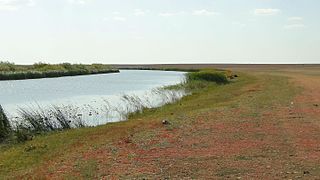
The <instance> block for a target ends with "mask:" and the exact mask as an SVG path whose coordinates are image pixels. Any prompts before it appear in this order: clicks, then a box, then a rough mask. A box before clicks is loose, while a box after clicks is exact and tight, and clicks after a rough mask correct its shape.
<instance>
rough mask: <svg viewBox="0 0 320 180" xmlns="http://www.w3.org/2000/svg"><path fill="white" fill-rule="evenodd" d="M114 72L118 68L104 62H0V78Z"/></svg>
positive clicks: (32, 77) (11, 78)
mask: <svg viewBox="0 0 320 180" xmlns="http://www.w3.org/2000/svg"><path fill="white" fill-rule="evenodd" d="M114 72H119V70H117V69H113V68H112V67H110V66H108V65H104V64H92V65H84V64H70V63H62V64H47V63H35V64H33V65H15V64H13V63H10V62H0V80H21V79H38V78H52V77H62V76H77V75H88V74H101V73H114Z"/></svg>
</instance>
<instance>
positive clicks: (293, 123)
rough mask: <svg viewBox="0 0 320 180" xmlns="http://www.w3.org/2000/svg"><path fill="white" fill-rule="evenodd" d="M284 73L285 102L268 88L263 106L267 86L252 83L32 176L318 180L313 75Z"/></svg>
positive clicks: (318, 105) (319, 135)
mask: <svg viewBox="0 0 320 180" xmlns="http://www.w3.org/2000/svg"><path fill="white" fill-rule="evenodd" d="M285 75H286V76H289V77H290V78H291V79H290V82H292V83H294V85H295V86H300V87H302V91H301V92H299V93H298V94H296V95H295V97H294V98H293V99H290V101H288V102H285V103H280V100H279V102H278V100H277V98H278V97H276V95H277V92H274V95H275V97H273V96H272V92H268V93H269V94H271V95H270V96H268V97H266V99H267V100H266V101H268V102H269V101H270V102H269V103H268V104H266V105H263V104H262V103H263V102H262V98H261V97H262V96H264V95H263V94H264V93H266V91H268V90H267V89H268V88H267V86H268V84H261V83H260V84H255V85H252V86H249V87H246V89H244V90H243V91H245V92H246V93H243V94H242V95H241V96H240V97H239V98H238V99H237V100H235V101H233V102H229V104H227V105H225V106H220V107H216V108H214V109H208V110H203V111H201V112H198V113H196V114H192V115H186V116H185V117H182V118H181V120H179V121H180V123H178V125H177V127H175V126H174V125H175V124H173V125H163V124H161V123H160V122H161V120H160V119H159V121H152V122H150V123H149V124H144V125H143V126H142V127H137V128H136V129H135V130H134V131H133V132H132V133H130V135H128V136H125V137H122V138H120V139H118V140H116V141H113V142H112V143H107V144H103V143H102V144H100V145H99V146H97V147H91V148H89V149H87V150H85V151H82V152H76V153H73V154H72V155H70V156H69V157H68V158H67V159H64V160H63V162H61V159H59V161H58V160H57V161H54V162H49V163H47V164H46V166H45V167H43V168H41V169H40V170H37V171H36V174H37V176H38V177H46V178H66V177H71V176H82V177H85V176H84V175H87V176H88V177H96V178H100V179H118V178H124V179H126V178H137V179H143V178H146V179H166V178H169V179H181V178H186V179H192V178H196V179H226V178H231V179H283V178H286V179H300V178H302V179H320V90H319V89H320V76H317V75H305V74H303V73H292V72H287V73H285ZM269 91H274V89H271V90H269ZM277 91H279V93H280V91H281V89H280V90H279V89H278V90H277ZM260 96H261V97H260ZM279 98H281V97H279ZM213 103H214V102H213ZM181 121H183V123H181ZM93 138H94V139H95V138H99V136H97V137H93ZM75 148H76V147H75ZM48 169H49V170H48ZM50 169H51V171H50ZM84 171H88V172H86V173H87V174H86V173H84Z"/></svg>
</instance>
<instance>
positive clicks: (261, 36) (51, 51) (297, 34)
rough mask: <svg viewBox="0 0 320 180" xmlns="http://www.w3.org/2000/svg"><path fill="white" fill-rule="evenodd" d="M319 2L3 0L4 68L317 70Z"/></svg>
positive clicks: (0, 48)
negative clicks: (146, 66)
mask: <svg viewBox="0 0 320 180" xmlns="http://www.w3.org/2000/svg"><path fill="white" fill-rule="evenodd" d="M319 7H320V1H319V0H308V1H303V0H281V1H279V0H242V1H239V0H229V1H228V2H226V1H225V0H161V1H160V0H155V1H152V2H151V1H150V0H122V1H121V2H120V1H115V0H55V1H50V0H0V21H1V28H0V61H10V62H14V63H16V64H32V63H35V62H40V61H41V62H47V63H61V62H70V63H84V64H90V63H104V64H199V63H200V64H318V63H320V33H319V32H320V21H319V20H318V19H319V17H320V11H319V10H318V9H319Z"/></svg>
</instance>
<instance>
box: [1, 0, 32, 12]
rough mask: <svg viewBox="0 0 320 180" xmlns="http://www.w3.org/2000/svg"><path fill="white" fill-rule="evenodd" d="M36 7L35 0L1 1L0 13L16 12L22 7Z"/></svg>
mask: <svg viewBox="0 0 320 180" xmlns="http://www.w3.org/2000/svg"><path fill="white" fill-rule="evenodd" d="M34 5H35V1H34V0H0V11H1V10H2V11H16V10H19V9H20V8H22V7H25V6H34Z"/></svg>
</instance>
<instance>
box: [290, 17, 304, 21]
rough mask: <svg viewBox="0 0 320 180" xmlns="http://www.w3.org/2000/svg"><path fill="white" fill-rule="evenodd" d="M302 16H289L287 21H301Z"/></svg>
mask: <svg viewBox="0 0 320 180" xmlns="http://www.w3.org/2000/svg"><path fill="white" fill-rule="evenodd" d="M302 20H303V18H302V17H289V18H288V21H302Z"/></svg>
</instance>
